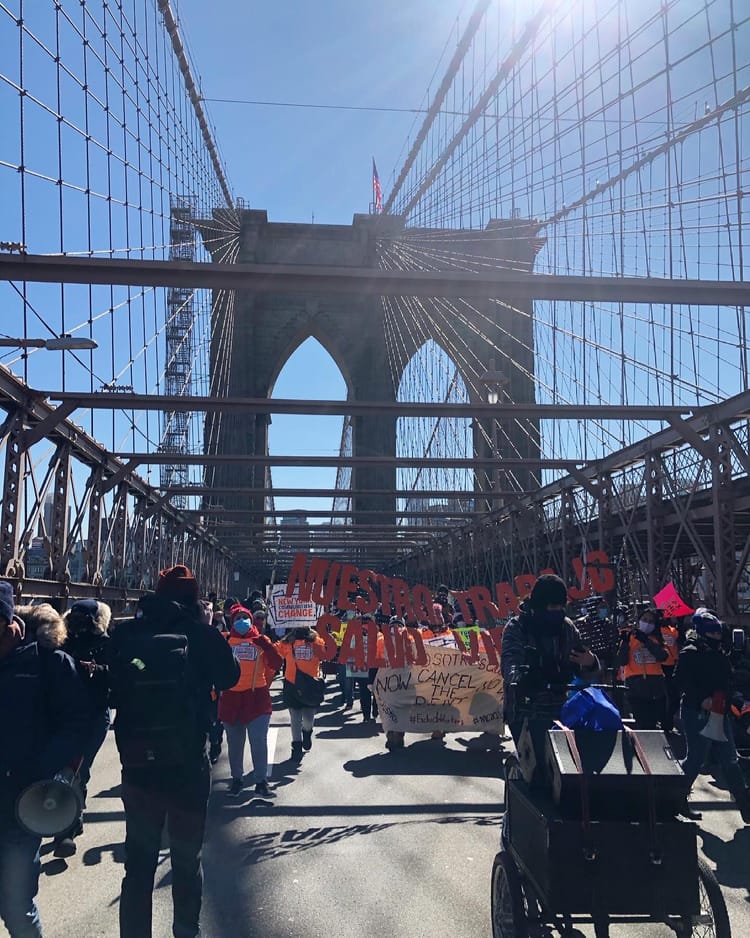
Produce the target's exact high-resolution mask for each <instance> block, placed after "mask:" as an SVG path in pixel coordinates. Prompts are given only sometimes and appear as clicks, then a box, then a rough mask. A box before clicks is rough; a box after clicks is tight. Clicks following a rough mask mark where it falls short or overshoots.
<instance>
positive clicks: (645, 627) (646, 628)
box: [638, 619, 656, 635]
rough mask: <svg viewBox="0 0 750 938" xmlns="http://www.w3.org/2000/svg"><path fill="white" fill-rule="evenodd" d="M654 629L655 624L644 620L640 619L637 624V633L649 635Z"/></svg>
mask: <svg viewBox="0 0 750 938" xmlns="http://www.w3.org/2000/svg"><path fill="white" fill-rule="evenodd" d="M655 628H656V623H655V622H646V621H645V620H644V619H641V620H640V622H639V623H638V631H639V632H643V634H644V635H650V634H651V633H652V632H653V631H654V629H655Z"/></svg>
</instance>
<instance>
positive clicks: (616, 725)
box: [560, 687, 622, 731]
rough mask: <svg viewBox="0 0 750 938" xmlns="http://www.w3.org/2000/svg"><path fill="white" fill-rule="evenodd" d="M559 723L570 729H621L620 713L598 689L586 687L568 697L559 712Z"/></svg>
mask: <svg viewBox="0 0 750 938" xmlns="http://www.w3.org/2000/svg"><path fill="white" fill-rule="evenodd" d="M560 722H561V723H564V724H565V726H569V727H570V728H571V729H585V730H600V731H601V730H621V729H622V717H621V716H620V711H619V710H618V709H617V707H616V706H615V705H614V704H613V703H612V701H611V700H610V699H609V697H607V695H606V694H605V693H604V691H602V690H600V689H599V688H598V687H586V688H584V689H583V690H579V691H578V692H577V693H575V694H573V696H572V697H569V698H568V700H566V701H565V703H564V704H563V707H562V710H561V711H560Z"/></svg>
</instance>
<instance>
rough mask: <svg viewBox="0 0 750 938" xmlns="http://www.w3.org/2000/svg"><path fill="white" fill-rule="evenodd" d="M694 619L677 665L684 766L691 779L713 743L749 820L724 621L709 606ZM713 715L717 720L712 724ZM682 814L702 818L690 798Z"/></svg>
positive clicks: (749, 799) (749, 802)
mask: <svg viewBox="0 0 750 938" xmlns="http://www.w3.org/2000/svg"><path fill="white" fill-rule="evenodd" d="M692 624H693V627H694V629H695V632H694V633H692V634H690V635H689V636H688V639H687V641H686V642H685V645H684V647H683V649H682V651H681V652H680V654H679V657H678V659H677V667H676V669H675V682H676V684H677V687H678V690H679V692H680V717H681V719H682V729H683V733H684V734H685V742H686V744H687V754H686V756H685V758H684V759H683V760H682V762H681V763H680V764H681V765H682V771H683V772H684V773H685V775H686V776H687V778H688V780H689V782H690V784H691V785H692V784H693V782H694V781H695V780H696V778H697V777H698V774H699V772H700V770H701V766H702V765H703V763H704V762H705V760H706V756H707V755H708V752H709V749H710V748H711V746H712V745H713V746H714V747H715V751H716V753H717V755H718V759H719V763H720V765H721V767H722V769H723V771H724V780H725V781H726V783H727V786H728V787H729V790H730V792H731V793H732V797H733V798H734V801H735V804H736V805H737V808H738V810H739V811H740V814H741V815H742V820H743V821H744V822H745V824H750V792H748V789H747V787H746V785H745V779H744V776H743V774H742V770H741V769H740V767H739V764H738V761H737V749H736V748H735V744H734V734H733V729H732V721H731V720H730V719H729V716H728V713H729V703H730V701H731V698H732V684H733V681H732V665H731V663H730V661H729V658H728V656H727V655H726V654H725V653H724V651H723V650H722V647H721V637H722V624H721V622H720V621H719V619H718V618H717V617H716V615H714V613H713V612H711V611H710V610H708V609H706V608H700V609H696V611H695V614H694V615H693V623H692ZM712 717H713V726H710V725H709V724H710V723H711V718H712ZM683 814H684V815H685V817H688V818H690V819H691V820H695V821H699V820H701V814H700V812H699V811H694V810H693V809H692V808H691V807H690V804H689V802H687V801H686V802H685V810H684V812H683Z"/></svg>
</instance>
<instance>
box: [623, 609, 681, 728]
mask: <svg viewBox="0 0 750 938" xmlns="http://www.w3.org/2000/svg"><path fill="white" fill-rule="evenodd" d="M661 621H662V615H661V612H660V611H659V610H658V609H645V610H644V611H643V612H641V613H640V615H639V616H638V622H637V623H635V624H634V625H633V626H632V628H630V629H626V630H625V631H624V632H623V633H622V635H621V637H620V645H619V648H618V649H617V656H616V658H615V663H616V664H617V665H618V666H619V667H620V668H622V672H621V673H622V678H623V680H624V682H625V687H626V688H627V698H628V704H629V705H630V710H631V712H632V714H633V718H634V719H635V726H636V729H639V730H655V729H658V727H659V726H660V725H661V721H662V720H663V719H664V714H665V712H666V706H667V682H666V678H665V677H664V671H663V669H662V665H663V664H664V663H666V661H667V660H668V658H669V652H668V650H667V646H666V645H665V642H664V638H663V636H662V632H661Z"/></svg>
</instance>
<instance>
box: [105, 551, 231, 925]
mask: <svg viewBox="0 0 750 938" xmlns="http://www.w3.org/2000/svg"><path fill="white" fill-rule="evenodd" d="M198 600H199V592H198V584H197V582H196V580H195V577H194V576H193V574H192V572H191V571H190V570H189V569H188V568H187V567H186V566H184V565H183V564H178V565H177V566H174V567H170V568H168V569H166V570H162V571H161V573H160V574H159V579H158V582H157V585H156V592H155V594H152V595H146V596H143V597H142V598H141V599H140V600H139V603H138V610H137V612H136V615H135V618H133V619H131V620H129V621H127V622H124V623H122V624H121V625H120V626H118V628H117V631H116V632H115V634H114V635H113V636H112V639H111V641H110V656H109V659H110V660H109V667H110V686H111V689H112V704H113V705H114V707H115V708H116V711H117V715H116V717H115V724H114V725H115V740H116V742H117V748H118V750H119V752H120V761H121V763H122V801H123V806H124V808H125V878H124V880H123V883H122V892H121V897H120V938H147V936H150V935H151V906H152V892H153V887H154V875H155V873H156V866H157V863H158V860H159V850H160V848H161V838H162V829H163V828H164V825H165V823H166V827H167V831H168V832H169V851H170V857H171V861H172V899H173V904H174V919H173V935H174V938H197V936H198V935H199V934H200V926H199V919H200V910H201V902H202V893H203V871H202V868H201V850H202V846H203V835H204V832H205V825H206V810H207V806H208V795H209V790H210V785H211V776H210V772H209V766H208V760H207V758H206V742H207V736H208V729H209V724H210V719H211V713H210V711H211V690H212V688H216V689H217V690H219V691H225V690H228V689H229V688H230V687H232V686H233V685H234V684H236V682H237V680H238V679H239V677H240V666H239V663H238V662H237V660H236V658H235V657H234V654H233V652H232V649H231V648H230V647H229V645H228V644H227V642H226V640H225V639H224V637H223V636H222V634H221V633H220V632H219V631H217V630H216V629H215V628H214V627H213V626H212V625H211V612H210V609H208V608H207V607H205V606H203V605H201V604H200V602H199V601H198Z"/></svg>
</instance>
